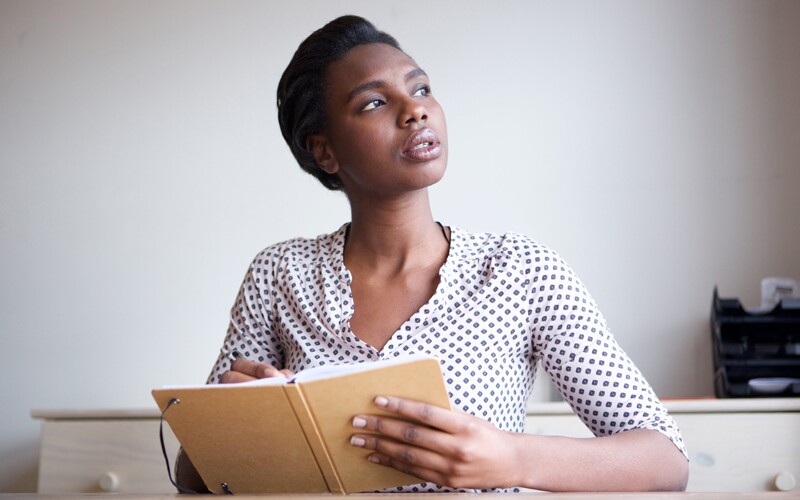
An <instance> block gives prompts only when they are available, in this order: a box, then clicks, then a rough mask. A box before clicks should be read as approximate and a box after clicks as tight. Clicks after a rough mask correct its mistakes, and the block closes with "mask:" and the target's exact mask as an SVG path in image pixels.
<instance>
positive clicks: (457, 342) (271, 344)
mask: <svg viewBox="0 0 800 500" xmlns="http://www.w3.org/2000/svg"><path fill="white" fill-rule="evenodd" d="M346 228H347V225H344V226H342V227H341V228H340V229H339V230H338V231H337V232H335V233H333V234H329V235H322V236H319V237H317V238H316V239H305V238H297V239H293V240H289V241H286V242H283V243H278V244H275V245H272V246H270V247H268V248H266V249H265V250H263V251H262V252H261V253H259V254H258V255H257V256H256V258H255V259H254V260H253V262H252V264H251V266H250V269H249V271H248V272H247V275H246V276H245V279H244V283H243V284H242V287H241V290H240V292H239V295H238V297H237V299H236V303H235V304H234V306H233V308H232V310H231V322H230V326H229V328H228V333H227V337H226V338H225V341H224V344H223V347H222V349H221V353H220V356H219V358H218V360H217V363H216V365H215V366H214V368H213V370H212V372H211V374H210V376H209V378H208V382H209V383H217V382H218V381H219V377H220V376H221V375H222V373H224V372H225V371H227V370H228V369H229V367H230V364H231V362H232V361H233V360H234V359H235V358H234V357H233V352H234V351H238V353H239V354H240V355H242V356H243V357H245V358H247V359H250V360H253V361H259V362H265V363H270V364H272V365H274V366H277V367H279V368H288V369H289V370H292V371H294V372H298V371H301V370H305V369H307V368H311V367H314V366H318V365H323V364H328V363H338V364H343V363H362V362H371V361H379V360H381V359H388V358H392V357H395V356H398V355H401V354H407V353H412V352H418V353H424V354H428V355H431V356H434V357H436V358H438V359H439V361H440V363H441V366H442V373H443V374H444V378H445V381H446V383H447V386H448V391H449V394H450V400H451V404H452V406H453V408H458V409H460V410H463V411H465V412H467V413H470V414H472V415H476V416H478V417H481V418H483V419H485V420H487V421H489V422H491V423H493V424H494V425H495V426H496V427H498V428H499V429H503V430H508V431H514V432H523V431H524V428H525V410H526V403H527V400H528V397H529V396H530V393H531V388H532V386H533V382H534V375H535V373H536V366H537V363H539V362H541V363H542V367H543V368H544V370H545V372H546V373H548V375H549V376H550V377H551V378H552V380H553V381H554V383H555V385H556V387H557V388H558V390H559V391H560V392H561V394H562V395H563V397H564V399H565V400H566V401H567V403H569V405H570V406H571V407H572V409H573V411H574V412H575V413H576V414H577V415H578V416H579V417H580V418H581V419H582V420H583V421H584V423H585V424H586V425H587V427H589V429H591V431H592V432H593V433H594V434H595V435H596V436H603V435H609V434H614V433H617V432H620V431H624V430H629V429H653V430H656V431H658V432H661V433H663V434H664V435H666V436H667V437H668V438H669V439H670V440H671V441H672V442H673V443H674V444H675V446H677V447H678V449H680V451H681V452H682V453H683V454H684V455H686V454H687V453H686V448H685V447H684V444H683V440H682V438H681V436H680V432H679V430H678V428H677V426H676V425H675V422H674V421H673V420H672V418H671V417H670V416H669V414H668V413H667V412H666V410H665V409H664V407H663V406H662V405H661V403H660V402H659V401H658V398H657V397H656V395H655V394H654V393H653V390H652V389H651V388H650V386H649V385H648V383H647V381H646V380H645V379H644V377H643V376H642V374H641V373H640V372H639V370H638V369H637V368H636V367H635V366H634V364H633V362H631V360H630V359H629V358H628V356H627V355H626V354H625V353H624V352H623V351H622V349H621V348H620V347H619V346H618V345H617V343H616V341H615V340H614V338H613V336H612V335H611V333H610V332H609V331H608V329H607V327H606V323H605V320H604V319H603V317H602V315H601V314H600V312H599V311H598V310H597V307H596V305H595V303H594V301H593V299H592V298H591V296H590V295H589V293H588V292H587V290H586V289H585V287H584V286H583V284H582V283H581V282H580V280H579V279H578V277H577V276H576V275H575V274H574V273H573V272H572V270H571V269H570V268H569V266H567V264H566V263H565V262H564V261H563V260H562V259H561V258H560V257H559V256H558V255H557V254H556V253H555V252H553V251H552V250H550V249H548V248H547V247H545V246H543V245H541V244H538V243H536V242H534V241H532V240H531V239H529V238H527V237H525V236H522V235H518V234H514V233H508V234H505V235H495V234H489V233H486V234H472V233H468V232H465V231H461V230H459V229H457V228H452V229H451V242H450V250H449V254H448V257H447V260H446V262H445V263H444V265H443V266H442V267H441V269H440V271H439V276H440V282H439V285H438V287H437V289H436V292H435V293H434V295H433V296H432V297H431V298H430V300H429V301H428V303H427V304H426V305H424V306H423V307H422V308H421V309H420V310H419V311H417V312H416V313H415V314H414V315H413V316H411V318H409V319H408V320H407V321H406V322H405V323H404V324H403V325H402V326H401V327H400V329H399V330H397V331H396V332H395V333H394V335H393V336H392V337H391V338H390V339H389V341H388V342H387V343H386V345H385V346H384V348H383V349H382V350H380V351H378V350H376V349H374V348H373V347H371V346H370V345H368V344H366V343H365V342H363V341H361V340H360V339H359V338H358V337H356V335H355V334H354V333H353V332H352V331H351V330H350V324H349V320H350V318H351V317H352V316H353V310H354V309H353V307H354V305H353V296H352V294H351V291H350V284H351V282H352V277H351V275H350V272H349V271H348V270H347V268H346V267H345V266H344V260H343V251H344V243H345V232H346ZM392 491H452V490H451V489H449V488H443V487H439V486H436V485H432V484H422V485H415V486H407V487H403V488H398V489H396V490H392ZM491 491H505V490H491Z"/></svg>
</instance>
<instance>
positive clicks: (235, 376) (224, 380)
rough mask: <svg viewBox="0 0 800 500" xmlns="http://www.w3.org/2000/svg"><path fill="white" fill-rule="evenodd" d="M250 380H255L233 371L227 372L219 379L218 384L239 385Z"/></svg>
mask: <svg viewBox="0 0 800 500" xmlns="http://www.w3.org/2000/svg"><path fill="white" fill-rule="evenodd" d="M251 380H257V379H256V378H255V377H251V376H250V375H245V374H243V373H239V372H234V371H227V372H225V373H223V374H222V375H221V376H220V377H219V383H220V384H239V383H242V382H250V381H251Z"/></svg>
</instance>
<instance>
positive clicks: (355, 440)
mask: <svg viewBox="0 0 800 500" xmlns="http://www.w3.org/2000/svg"><path fill="white" fill-rule="evenodd" d="M350 444H352V445H353V446H362V447H363V446H364V445H366V444H367V440H366V439H364V438H360V437H358V436H353V437H351V438H350Z"/></svg>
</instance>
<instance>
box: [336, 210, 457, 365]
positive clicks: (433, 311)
mask: <svg viewBox="0 0 800 500" xmlns="http://www.w3.org/2000/svg"><path fill="white" fill-rule="evenodd" d="M437 224H439V223H438V222H437ZM439 226H440V227H441V228H442V233H443V234H444V236H445V238H446V239H447V242H448V248H447V257H446V258H445V260H444V262H443V263H442V265H441V266H440V267H439V283H438V284H437V285H436V290H434V292H433V295H431V296H430V297H429V298H428V300H427V301H426V302H425V304H423V305H422V307H420V308H419V309H418V310H417V311H415V312H414V314H412V315H411V316H410V317H409V318H408V319H406V320H405V321H404V322H403V323H402V324H401V325H400V326H399V327H398V328H397V330H395V331H394V332H393V333H392V335H391V336H390V337H389V339H388V340H387V341H386V343H385V344H384V345H383V347H382V348H381V349H378V348H376V347H374V346H373V345H371V344H369V343H367V342H365V341H363V340H361V338H360V337H359V336H358V335H357V334H356V333H355V332H354V331H353V329H352V328H351V327H350V320H351V319H352V318H353V315H354V314H355V300H354V299H353V289H352V283H353V275H352V274H351V273H350V270H349V269H347V266H346V265H345V263H344V247H345V242H346V241H345V237H346V235H347V232H348V230H349V227H350V223H349V222H348V223H346V224H344V225H343V226H342V227H341V228H340V229H339V231H338V234H337V242H336V246H337V249H336V253H335V255H336V260H337V261H338V263H337V264H338V268H339V269H338V270H339V276H340V279H342V281H343V292H344V294H345V296H346V297H347V299H348V300H346V301H343V302H342V304H345V303H346V304H347V305H346V306H343V310H342V316H341V318H342V319H341V324H340V327H341V329H340V332H341V334H342V335H343V336H344V337H346V338H350V339H352V340H353V341H355V342H356V343H357V344H358V345H360V346H364V347H366V348H368V349H370V351H372V352H374V353H376V355H377V356H378V357H384V356H387V355H390V354H391V353H392V352H393V351H394V350H396V349H397V348H398V347H399V346H400V345H402V344H403V343H405V342H406V341H407V340H408V339H410V338H411V337H413V336H415V335H416V334H417V333H419V332H421V331H423V330H424V329H425V328H427V327H428V325H430V324H431V323H433V322H435V321H436V319H437V318H438V317H439V316H440V314H441V313H442V312H443V311H444V308H445V300H444V299H445V289H446V287H447V281H448V278H449V270H450V268H451V265H452V262H453V260H454V258H455V257H454V255H455V249H456V247H457V238H458V236H459V234H458V230H457V229H454V228H453V227H449V230H450V231H449V238H448V235H447V231H446V230H445V227H444V226H442V225H441V224H439Z"/></svg>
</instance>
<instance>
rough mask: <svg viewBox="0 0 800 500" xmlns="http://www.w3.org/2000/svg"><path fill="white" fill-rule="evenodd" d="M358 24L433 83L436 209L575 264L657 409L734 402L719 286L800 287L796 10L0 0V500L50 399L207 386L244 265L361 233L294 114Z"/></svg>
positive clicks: (632, 4)
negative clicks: (442, 146)
mask: <svg viewBox="0 0 800 500" xmlns="http://www.w3.org/2000/svg"><path fill="white" fill-rule="evenodd" d="M344 13H358V14H361V15H364V16H366V17H368V18H370V19H371V20H373V21H374V22H375V23H376V24H377V25H378V27H379V28H382V29H384V30H387V31H388V32H390V33H392V34H394V35H395V36H396V37H397V38H398V39H399V40H400V42H401V43H402V44H403V46H404V48H405V49H406V50H407V52H409V53H410V54H411V55H412V56H414V57H415V58H416V59H417V61H418V62H419V63H420V65H422V66H423V67H424V68H425V69H426V70H427V71H428V73H429V74H430V75H431V77H432V82H433V91H434V93H435V94H436V95H437V97H438V98H439V100H440V101H441V103H442V105H443V106H444V108H445V111H446V113H447V117H448V126H449V136H450V163H449V171H448V174H447V175H446V176H445V180H444V181H443V182H442V183H441V184H440V185H438V186H436V187H434V188H433V189H432V199H433V204H434V210H435V215H436V217H437V218H438V219H439V220H441V221H443V222H445V223H447V224H451V225H455V226H459V227H461V228H465V229H469V230H473V231H484V230H492V231H495V232H503V231H506V230H514V231H518V232H522V233H526V234H529V235H531V236H533V237H534V238H536V239H537V240H539V241H542V242H544V243H546V244H548V245H550V246H551V247H553V248H555V249H556V250H558V251H559V252H560V253H561V254H562V255H563V256H564V257H565V258H566V259H567V261H568V262H570V263H571V265H572V266H573V267H574V268H575V270H576V271H577V272H578V274H579V275H580V276H581V277H582V278H583V280H584V281H585V282H586V284H587V285H588V286H589V289H590V290H591V291H592V292H593V294H594V296H595V298H596V300H597V301H598V303H599V304H600V307H601V309H602V310H603V312H604V314H605V316H606V318H607V320H608V322H609V324H610V326H611V328H612V330H613V331H614V332H615V334H616V336H617V338H618V339H619V342H620V343H621V344H622V346H623V348H625V349H626V350H627V351H628V352H629V354H630V355H631V356H632V357H633V358H634V360H635V361H636V362H637V364H638V365H639V366H640V368H641V369H642V370H643V371H644V372H645V375H646V376H647V377H648V379H649V380H650V382H651V383H652V385H653V386H654V387H655V389H656V391H657V392H658V393H659V395H661V396H662V397H697V396H707V395H710V394H712V392H713V389H712V365H711V350H710V338H709V327H708V312H709V307H710V301H711V293H712V290H713V288H714V286H715V285H719V286H720V290H721V292H722V294H723V295H727V296H739V297H741V298H742V299H743V300H744V301H745V302H746V303H747V304H748V305H755V304H757V303H758V300H759V295H758V293H759V282H760V280H761V278H762V277H765V276H794V277H797V278H800V230H799V229H800V227H799V226H800V224H798V220H800V92H798V91H797V89H800V30H798V29H797V27H798V26H800V2H791V1H785V2H784V1H751V2H744V1H720V0H717V1H715V0H709V1H703V2H696V1H694V0H686V1H648V2H640V1H638V0H630V1H624V0H612V1H606V2H591V1H585V2H527V1H526V2H522V1H520V2H500V1H494V2H477V1H461V0H448V1H432V2H427V3H424V4H414V3H407V2H374V1H371V0H370V1H367V0H363V1H362V0H350V1H340V2H329V1H325V0H319V1H296V0H281V1H269V2H266V1H264V2H262V1H241V0H236V1H225V2H222V1H210V0H192V1H189V0H186V1H166V2H162V1H133V0H130V1H128V0H125V1H104V0H96V1H89V0H75V1H70V2H60V1H37V0H25V1H22V0H21V1H18V0H0V252H2V253H1V255H2V259H0V332H2V345H0V398H1V399H2V404H1V405H0V422H2V425H0V491H29V490H33V489H34V488H35V474H36V460H37V455H38V451H37V446H38V432H39V424H38V422H35V421H32V420H31V419H30V417H29V412H30V410H31V409H33V408H40V409H41V408H48V409H53V408H109V407H114V408H118V407H126V408H140V407H154V404H153V403H152V402H151V399H150V395H149V390H150V389H151V388H153V387H156V386H160V385H164V384H174V383H192V382H201V381H204V380H205V377H206V375H207V373H208V370H209V369H210V367H211V364H212V363H213V361H214V359H215V357H216V354H217V350H218V348H219V346H220V345H221V341H222V338H223V335H224V332H225V329H226V326H227V312H228V309H229V307H230V306H231V304H232V303H233V299H234V296H235V294H236V291H237V288H238V285H239V283H240V280H241V278H242V276H243V274H244V271H245V269H246V266H247V264H248V263H249V260H250V258H251V257H252V256H253V255H254V254H255V253H256V252H257V251H258V250H260V249H261V248H262V247H264V246H266V245H267V244H269V243H272V242H276V241H279V240H282V239H286V238H289V237H292V236H297V235H306V236H313V235H316V234H319V233H323V232H329V231H332V230H334V229H336V228H338V227H339V226H340V225H341V224H342V223H344V222H345V221H347V220H348V217H349V211H348V208H347V204H346V202H345V199H344V197H343V196H342V195H340V194H334V193H329V192H327V191H326V190H325V189H324V188H323V187H322V186H321V185H318V184H317V182H316V181H315V180H314V179H312V178H311V177H309V176H307V175H305V174H303V173H302V172H301V171H300V169H299V168H298V167H297V166H296V165H295V164H294V162H293V160H292V158H291V156H290V154H289V152H288V148H287V147H286V146H285V144H284V143H283V142H282V139H281V137H280V134H279V131H278V127H277V123H276V118H275V104H274V91H275V85H276V83H277V81H278V78H279V76H280V73H281V72H282V70H283V69H284V67H285V65H286V64H287V63H288V61H289V59H290V57H291V55H292V53H293V51H294V49H295V48H296V46H297V44H298V43H299V42H300V41H301V40H302V39H303V38H304V37H305V36H306V35H308V34H309V33H310V32H311V31H312V30H314V29H316V28H318V27H320V26H321V25H322V24H324V23H325V22H326V21H328V20H330V19H332V18H333V17H335V16H337V15H340V14H344ZM354 140H358V138H354ZM537 394H538V397H547V392H546V391H544V392H542V390H541V389H540V390H539V391H538V392H537ZM154 439H155V436H154Z"/></svg>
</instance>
